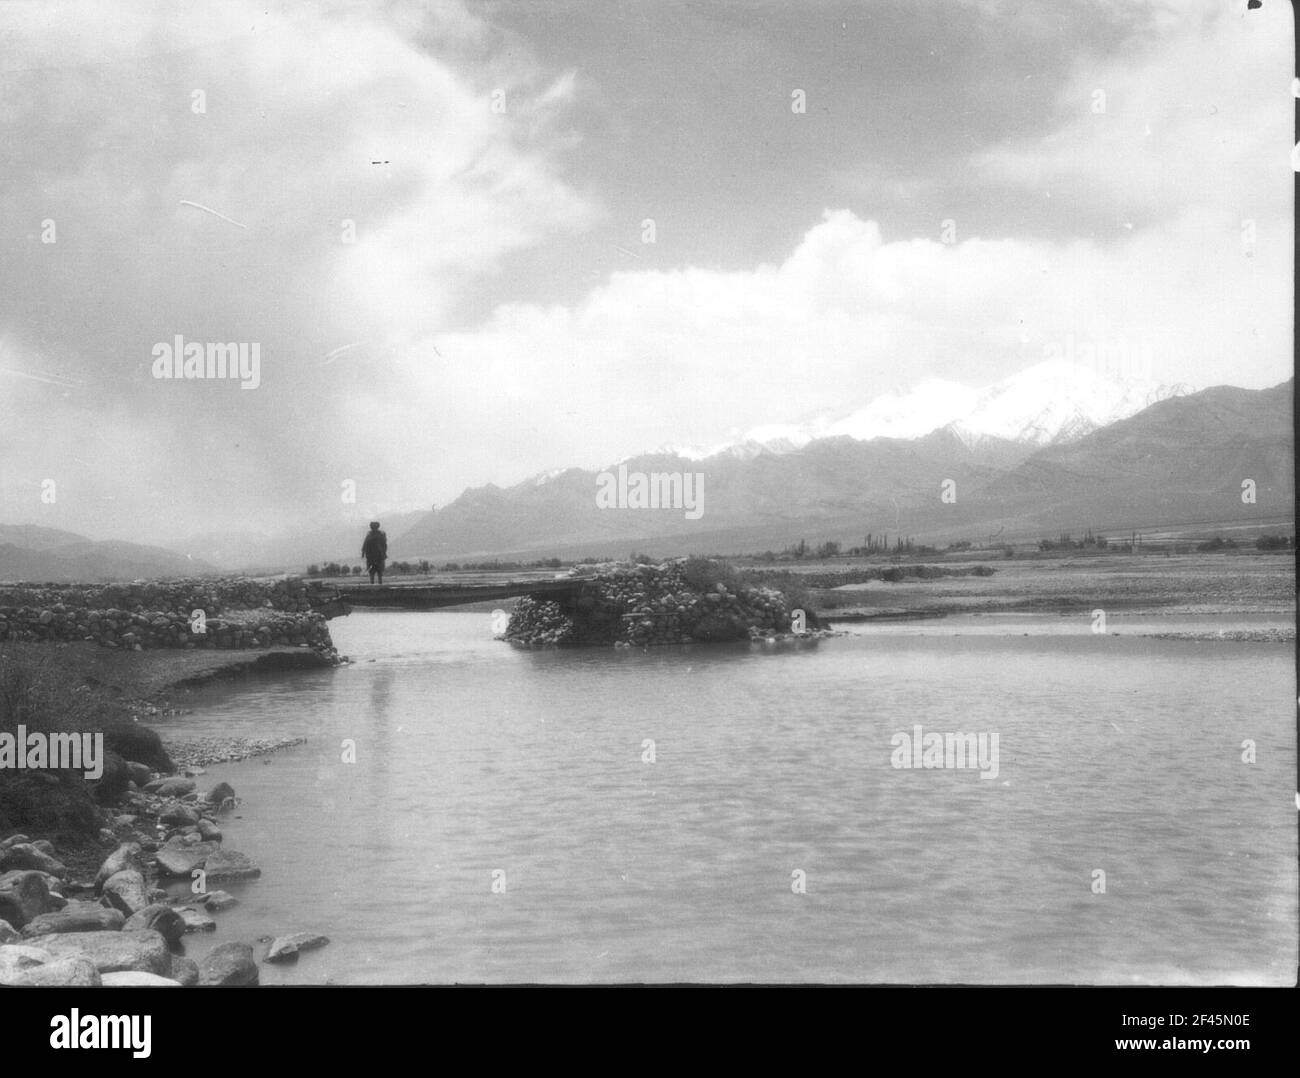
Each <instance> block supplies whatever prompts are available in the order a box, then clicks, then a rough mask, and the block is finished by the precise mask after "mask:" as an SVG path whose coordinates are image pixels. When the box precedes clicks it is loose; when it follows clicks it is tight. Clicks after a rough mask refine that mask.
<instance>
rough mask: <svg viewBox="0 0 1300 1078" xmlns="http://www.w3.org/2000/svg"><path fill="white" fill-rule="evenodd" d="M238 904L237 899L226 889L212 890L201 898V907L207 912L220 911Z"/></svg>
mask: <svg viewBox="0 0 1300 1078" xmlns="http://www.w3.org/2000/svg"><path fill="white" fill-rule="evenodd" d="M238 905H239V899H237V898H236V897H235V896H234V895H232V894H230V893H229V892H227V891H212V892H211V893H210V894H209V895H208V897H207V898H205V899H204V900H203V907H204V909H206V910H207V911H208V912H209V913H220V912H221V911H222V910H228V909H230V907H231V906H238Z"/></svg>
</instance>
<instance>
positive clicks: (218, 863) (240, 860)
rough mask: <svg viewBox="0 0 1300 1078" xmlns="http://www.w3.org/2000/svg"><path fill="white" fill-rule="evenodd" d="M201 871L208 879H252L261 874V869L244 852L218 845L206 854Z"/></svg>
mask: <svg viewBox="0 0 1300 1078" xmlns="http://www.w3.org/2000/svg"><path fill="white" fill-rule="evenodd" d="M204 845H209V844H208V843H205V844H204ZM203 871H204V872H205V873H207V877H208V879H209V880H253V879H256V878H257V877H258V876H260V875H261V874H262V870H261V869H260V868H258V867H257V865H255V864H253V862H252V861H251V860H250V859H249V857H248V856H247V855H246V854H242V853H240V852H239V851H238V850H227V849H223V848H221V847H220V846H218V847H217V848H216V850H215V852H213V853H211V854H209V855H208V857H207V860H205V861H204V863H203Z"/></svg>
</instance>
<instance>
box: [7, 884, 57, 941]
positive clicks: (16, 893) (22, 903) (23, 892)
mask: <svg viewBox="0 0 1300 1078" xmlns="http://www.w3.org/2000/svg"><path fill="white" fill-rule="evenodd" d="M50 908H51V906H50V889H49V887H47V886H46V884H45V877H44V876H43V875H41V873H39V872H36V871H34V870H28V871H26V872H6V873H4V874H2V875H0V920H4V921H8V922H9V923H10V924H11V925H13V926H14V928H22V927H23V925H25V924H26V923H27V922H28V921H30V920H31V919H32V918H33V917H38V916H40V915H41V914H42V913H48V912H49V911H50Z"/></svg>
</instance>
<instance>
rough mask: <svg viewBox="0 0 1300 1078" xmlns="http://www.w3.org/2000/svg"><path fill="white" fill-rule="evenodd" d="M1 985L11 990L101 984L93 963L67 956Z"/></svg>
mask: <svg viewBox="0 0 1300 1078" xmlns="http://www.w3.org/2000/svg"><path fill="white" fill-rule="evenodd" d="M3 983H4V984H7V985H9V986H11V987H13V988H98V987H99V986H100V984H102V983H103V982H102V979H101V978H100V976H99V970H97V969H96V968H95V963H94V962H92V961H90V960H89V959H88V958H82V957H81V956H80V955H69V956H68V957H67V958H56V959H54V960H53V961H52V962H43V963H41V965H39V966H32V967H30V968H29V969H26V970H24V971H23V972H22V973H19V974H17V975H15V976H13V977H11V978H9V979H8V980H6V981H4V982H3Z"/></svg>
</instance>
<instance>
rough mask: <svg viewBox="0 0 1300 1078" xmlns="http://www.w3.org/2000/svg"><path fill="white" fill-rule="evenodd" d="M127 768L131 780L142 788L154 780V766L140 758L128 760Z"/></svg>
mask: <svg viewBox="0 0 1300 1078" xmlns="http://www.w3.org/2000/svg"><path fill="white" fill-rule="evenodd" d="M126 770H127V771H128V773H129V774H130V775H131V781H132V782H134V783H135V784H136V785H137V786H139V787H140V789H142V790H143V789H144V788H145V786H147V785H148V784H149V783H151V782H152V781H153V768H151V767H150V766H149V765H148V764H142V763H140V761H139V760H127V762H126Z"/></svg>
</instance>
